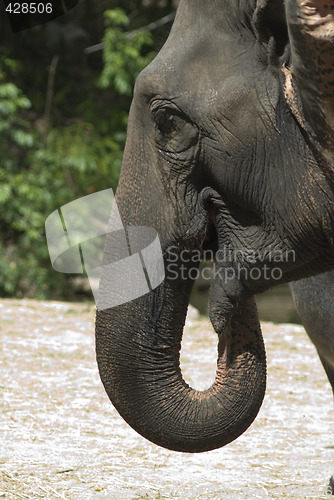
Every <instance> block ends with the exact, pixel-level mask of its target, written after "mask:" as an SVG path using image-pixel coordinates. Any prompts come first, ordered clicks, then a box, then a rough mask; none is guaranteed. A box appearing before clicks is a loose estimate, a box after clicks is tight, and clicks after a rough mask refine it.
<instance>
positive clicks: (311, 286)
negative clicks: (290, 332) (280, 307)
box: [290, 271, 334, 392]
mask: <svg viewBox="0 0 334 500" xmlns="http://www.w3.org/2000/svg"><path fill="white" fill-rule="evenodd" d="M290 289H291V292H292V297H293V300H294V303H295V306H296V309H297V311H298V313H299V315H300V317H301V320H302V322H303V325H304V327H305V330H306V332H307V333H308V335H309V337H310V339H311V340H312V342H313V344H314V345H315V347H316V348H317V351H318V354H319V357H320V360H321V362H322V364H323V367H324V369H325V372H326V374H327V377H328V380H329V382H330V384H331V386H332V389H333V392H334V271H330V272H329V273H324V274H319V275H318V276H312V277H311V278H307V279H304V280H300V281H296V282H294V283H291V284H290Z"/></svg>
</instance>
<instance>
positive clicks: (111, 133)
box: [0, 0, 177, 299]
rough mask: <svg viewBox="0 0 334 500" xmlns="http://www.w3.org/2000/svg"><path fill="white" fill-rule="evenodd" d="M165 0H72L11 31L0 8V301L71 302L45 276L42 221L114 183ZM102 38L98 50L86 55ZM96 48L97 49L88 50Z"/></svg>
mask: <svg viewBox="0 0 334 500" xmlns="http://www.w3.org/2000/svg"><path fill="white" fill-rule="evenodd" d="M176 3H177V2H174V1H173V0H165V1H156V2H154V1H149V0H122V2H120V1H116V0H114V1H113V0H110V1H107V0H105V1H92V0H91V1H89V0H81V1H80V2H79V4H78V5H77V6H76V7H75V8H74V9H73V10H71V11H70V12H69V13H68V14H67V15H65V16H62V17H60V18H58V19H56V20H54V21H51V22H49V23H47V24H45V25H41V26H37V27H35V28H33V29H30V30H26V31H22V32H20V33H16V34H13V33H12V32H11V30H10V25H9V22H8V21H6V18H5V17H4V15H3V14H2V13H1V12H0V15H1V20H2V21H3V20H4V22H3V25H2V26H1V28H2V29H1V34H0V210H1V216H0V227H1V236H2V237H1V241H0V296H3V297H4V296H7V297H24V296H25V297H36V298H44V299H45V298H52V299H73V298H76V299H78V294H84V293H86V292H85V291H84V290H83V288H82V287H80V286H78V280H76V279H75V276H73V275H66V274H62V273H57V272H55V271H54V270H53V269H52V267H51V263H50V259H49V254H48V250H47V246H46V240H45V230H44V224H45V220H46V218H47V216H48V215H49V214H50V213H51V212H53V211H54V210H56V209H57V208H58V207H61V206H62V205H64V204H66V203H68V202H70V201H72V200H75V199H76V198H79V197H81V196H85V195H87V194H90V193H93V192H95V191H100V190H102V189H107V188H110V187H112V188H113V189H114V190H115V189H116V186H117V180H118V176H119V171H120V166H121V161H122V152H123V148H124V143H125V137H126V126H127V115H128V110H129V106H130V103H131V94H132V88H133V84H134V81H135V78H136V76H137V75H138V73H139V72H140V71H141V69H142V68H143V67H145V66H146V65H147V64H148V62H149V61H150V60H151V59H152V57H153V56H154V54H155V53H156V51H157V50H159V48H160V46H161V45H162V44H163V42H164V41H165V39H166V37H167V35H168V31H169V28H170V23H167V24H164V25H163V26H161V27H159V28H157V29H154V30H153V31H152V33H150V32H148V31H143V30H140V28H142V27H145V26H146V25H148V24H149V23H152V22H155V21H157V20H159V19H161V18H162V17H164V16H166V15H167V14H170V13H171V12H172V11H173V10H174V9H175V4H176ZM101 41H103V43H104V48H103V50H95V51H94V50H91V51H87V50H86V49H87V48H88V47H91V46H94V45H95V44H99V43H101ZM97 48H99V47H97Z"/></svg>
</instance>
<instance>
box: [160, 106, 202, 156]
mask: <svg viewBox="0 0 334 500" xmlns="http://www.w3.org/2000/svg"><path fill="white" fill-rule="evenodd" d="M152 116H153V121H154V124H155V139H156V142H157V144H158V146H159V149H160V150H161V151H164V152H165V153H167V154H177V153H181V152H182V151H186V150H187V149H189V148H190V147H191V146H193V145H195V144H196V143H197V140H198V130H197V127H196V126H195V125H194V124H193V123H192V122H191V121H190V120H189V119H188V118H187V117H186V116H185V115H184V114H183V113H182V111H181V110H180V109H178V108H177V107H176V106H175V107H174V106H173V107H167V106H159V107H158V106H157V107H153V108H152Z"/></svg>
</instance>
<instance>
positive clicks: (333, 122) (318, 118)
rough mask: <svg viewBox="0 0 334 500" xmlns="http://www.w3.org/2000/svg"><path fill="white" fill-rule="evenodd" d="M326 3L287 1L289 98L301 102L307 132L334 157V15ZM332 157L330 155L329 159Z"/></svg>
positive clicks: (298, 0)
mask: <svg viewBox="0 0 334 500" xmlns="http://www.w3.org/2000/svg"><path fill="white" fill-rule="evenodd" d="M332 9H333V2H332V1H330V2H327V1H326V0H285V11H286V20H287V26H288V34H289V41H290V46H291V65H290V66H289V67H285V68H284V76H285V82H286V94H288V96H287V97H290V98H292V99H295V100H296V98H297V99H299V101H300V105H301V110H302V115H303V118H304V121H305V128H306V130H307V131H308V132H310V133H311V135H312V136H313V138H314V139H315V140H316V141H317V142H318V144H319V145H320V146H321V147H322V148H323V149H324V150H325V151H326V152H327V153H329V159H330V160H331V162H332V160H333V155H334V12H333V10H332ZM327 156H328V155H327Z"/></svg>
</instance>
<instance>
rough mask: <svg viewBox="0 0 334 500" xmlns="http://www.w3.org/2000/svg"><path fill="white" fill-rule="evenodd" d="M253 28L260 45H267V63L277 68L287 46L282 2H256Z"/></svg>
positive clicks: (264, 0) (261, 0) (266, 0)
mask: <svg viewBox="0 0 334 500" xmlns="http://www.w3.org/2000/svg"><path fill="white" fill-rule="evenodd" d="M253 27H254V30H255V33H256V36H257V38H258V40H259V41H260V43H262V44H265V45H268V49H269V50H268V62H269V64H270V65H271V66H273V67H278V64H279V58H280V57H281V56H282V55H283V53H284V51H285V49H286V46H287V45H288V41H289V39H288V30H287V23H286V18H285V9H284V1H283V0H258V1H257V4H256V8H255V11H254V14H253Z"/></svg>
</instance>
